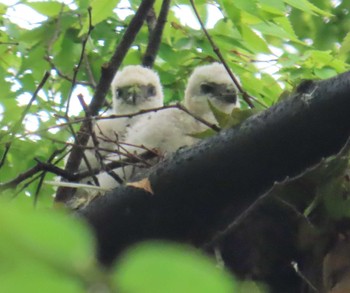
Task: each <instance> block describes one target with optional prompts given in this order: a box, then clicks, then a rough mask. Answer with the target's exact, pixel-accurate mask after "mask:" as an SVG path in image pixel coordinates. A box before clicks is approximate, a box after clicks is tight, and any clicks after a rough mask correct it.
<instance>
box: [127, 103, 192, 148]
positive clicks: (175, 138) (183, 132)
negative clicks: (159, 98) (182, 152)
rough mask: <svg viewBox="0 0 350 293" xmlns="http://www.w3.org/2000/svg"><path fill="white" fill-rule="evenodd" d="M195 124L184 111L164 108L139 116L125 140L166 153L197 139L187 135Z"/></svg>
mask: <svg viewBox="0 0 350 293" xmlns="http://www.w3.org/2000/svg"><path fill="white" fill-rule="evenodd" d="M195 125H196V124H195V121H194V119H193V118H192V117H191V116H189V115H188V114H186V113H185V112H183V111H181V110H179V109H173V108H172V109H164V110H161V111H158V112H156V113H153V114H152V115H150V116H148V117H147V116H145V117H140V119H139V120H138V121H137V122H136V123H135V124H134V125H133V126H132V127H131V128H130V129H129V130H128V132H127V135H126V141H127V142H128V143H131V144H135V145H144V146H145V147H147V148H156V149H158V150H159V151H160V152H161V153H162V154H168V153H171V152H174V151H176V150H177V149H178V148H180V147H182V146H187V145H192V144H193V143H195V142H196V141H197V139H195V138H193V137H191V136H190V135H189V134H192V133H193V132H194V130H195V129H194V127H195ZM134 150H136V148H134ZM138 152H140V151H138Z"/></svg>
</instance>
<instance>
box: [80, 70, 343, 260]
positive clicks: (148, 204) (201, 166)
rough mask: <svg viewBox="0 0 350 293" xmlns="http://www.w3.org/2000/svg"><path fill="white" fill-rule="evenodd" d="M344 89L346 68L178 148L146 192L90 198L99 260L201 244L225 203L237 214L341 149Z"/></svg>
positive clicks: (87, 213)
mask: <svg viewBox="0 0 350 293" xmlns="http://www.w3.org/2000/svg"><path fill="white" fill-rule="evenodd" d="M349 92H350V72H347V73H344V74H342V75H339V76H337V77H335V78H332V79H328V80H324V81H320V82H312V83H309V84H307V85H306V86H303V87H300V88H299V89H298V92H297V93H295V94H293V95H292V96H291V97H290V98H288V99H287V100H284V101H282V102H281V103H279V104H277V105H275V106H273V107H271V108H270V109H268V110H266V111H264V112H261V113H259V114H258V115H255V116H253V117H250V118H249V119H247V120H246V121H245V122H244V123H242V124H241V125H239V126H238V127H237V128H235V129H228V130H226V131H223V132H221V133H219V134H218V135H216V136H214V137H212V138H209V139H207V140H204V141H202V142H201V143H199V144H198V145H196V146H194V147H192V148H184V149H180V150H179V151H178V152H177V153H176V154H174V155H173V156H172V157H171V158H169V159H167V160H164V161H163V162H161V163H160V164H158V165H156V166H155V167H154V168H153V169H151V170H150V171H149V173H148V176H147V180H143V181H141V183H143V184H144V186H145V189H142V188H140V186H139V187H133V186H122V187H120V188H117V189H115V190H114V191H113V192H111V193H108V194H107V195H105V196H104V197H100V198H98V199H96V200H95V201H93V202H92V203H91V204H90V205H89V206H88V207H87V208H86V209H85V210H83V211H81V214H82V216H84V217H85V218H86V219H87V220H88V222H89V223H90V224H91V225H92V227H93V228H94V230H95V232H96V235H97V239H98V242H99V251H98V253H99V258H100V260H101V261H102V262H103V263H106V264H108V263H111V262H112V261H113V260H114V258H115V256H116V255H118V254H119V253H120V252H121V251H123V249H125V248H126V247H127V246H129V245H130V244H132V243H134V242H137V241H140V240H144V239H150V238H166V239H172V240H178V241H190V242H192V243H195V244H196V245H203V244H204V243H206V242H207V241H208V240H209V239H211V237H212V235H213V234H214V233H213V231H215V229H217V228H216V225H217V223H218V222H219V221H220V217H221V215H222V212H223V210H225V208H226V207H227V206H232V205H233V206H234V207H235V212H234V213H235V214H236V215H237V216H238V215H239V214H240V213H242V212H243V211H244V210H245V208H246V207H247V206H249V205H250V204H251V203H252V202H254V201H255V200H256V199H257V198H258V197H259V196H260V195H262V194H263V193H265V192H266V191H268V190H269V189H270V188H271V187H272V186H273V184H274V183H275V182H281V181H284V180H287V179H288V178H294V177H296V176H298V175H300V174H302V173H303V172H305V170H307V169H309V168H311V167H313V166H315V165H316V164H318V163H319V162H320V161H321V160H322V159H323V158H325V157H328V156H331V155H334V154H337V153H339V152H340V151H341V149H342V148H343V147H344V145H345V144H346V143H347V141H348V138H349V136H350V119H349V114H350V99H349ZM141 186H142V185H141ZM146 187H147V188H146ZM147 190H151V191H152V192H149V191H147Z"/></svg>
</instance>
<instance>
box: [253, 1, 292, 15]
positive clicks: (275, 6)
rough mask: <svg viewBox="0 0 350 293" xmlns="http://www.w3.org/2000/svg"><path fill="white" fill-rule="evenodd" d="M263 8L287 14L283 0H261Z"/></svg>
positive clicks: (278, 13)
mask: <svg viewBox="0 0 350 293" xmlns="http://www.w3.org/2000/svg"><path fill="white" fill-rule="evenodd" d="M259 2H260V6H261V9H262V10H264V11H266V12H269V13H272V14H275V15H280V16H283V15H284V14H285V10H286V8H285V6H284V3H283V2H284V1H283V0H259Z"/></svg>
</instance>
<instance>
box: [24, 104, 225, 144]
mask: <svg viewBox="0 0 350 293" xmlns="http://www.w3.org/2000/svg"><path fill="white" fill-rule="evenodd" d="M171 108H176V109H179V110H182V111H184V112H186V113H187V114H189V115H190V116H192V117H193V118H194V119H195V120H197V121H199V122H200V123H202V124H203V125H206V126H207V127H209V128H211V129H213V130H214V131H216V132H217V131H220V128H219V127H218V126H217V125H215V124H211V123H210V122H208V121H206V120H204V119H203V118H201V117H199V116H197V115H195V114H193V113H192V112H190V111H189V110H188V109H187V108H185V106H183V105H182V104H179V103H177V104H174V105H165V106H162V107H157V108H151V109H146V110H140V111H138V112H136V113H131V114H121V115H116V114H112V115H108V116H91V117H88V118H87V117H80V118H76V119H74V120H69V119H67V117H64V116H60V117H58V118H62V119H65V120H68V121H69V122H64V123H60V124H56V125H52V126H49V127H46V128H42V129H40V130H36V131H31V132H27V133H26V134H24V135H21V136H19V138H23V137H25V136H27V135H34V134H40V133H42V132H47V131H49V130H52V129H56V128H63V127H66V126H69V125H73V124H79V123H82V122H85V121H91V120H94V121H98V120H106V119H119V118H132V117H135V116H139V115H144V114H147V113H150V112H157V111H162V110H165V109H171ZM87 133H88V132H87Z"/></svg>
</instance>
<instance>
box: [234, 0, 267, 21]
mask: <svg viewBox="0 0 350 293" xmlns="http://www.w3.org/2000/svg"><path fill="white" fill-rule="evenodd" d="M233 3H234V5H235V6H236V7H237V8H238V9H240V10H242V11H246V12H248V13H250V14H252V15H255V16H259V17H260V10H259V9H258V6H257V0H235V1H234V2H233ZM231 9H232V8H231Z"/></svg>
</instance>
